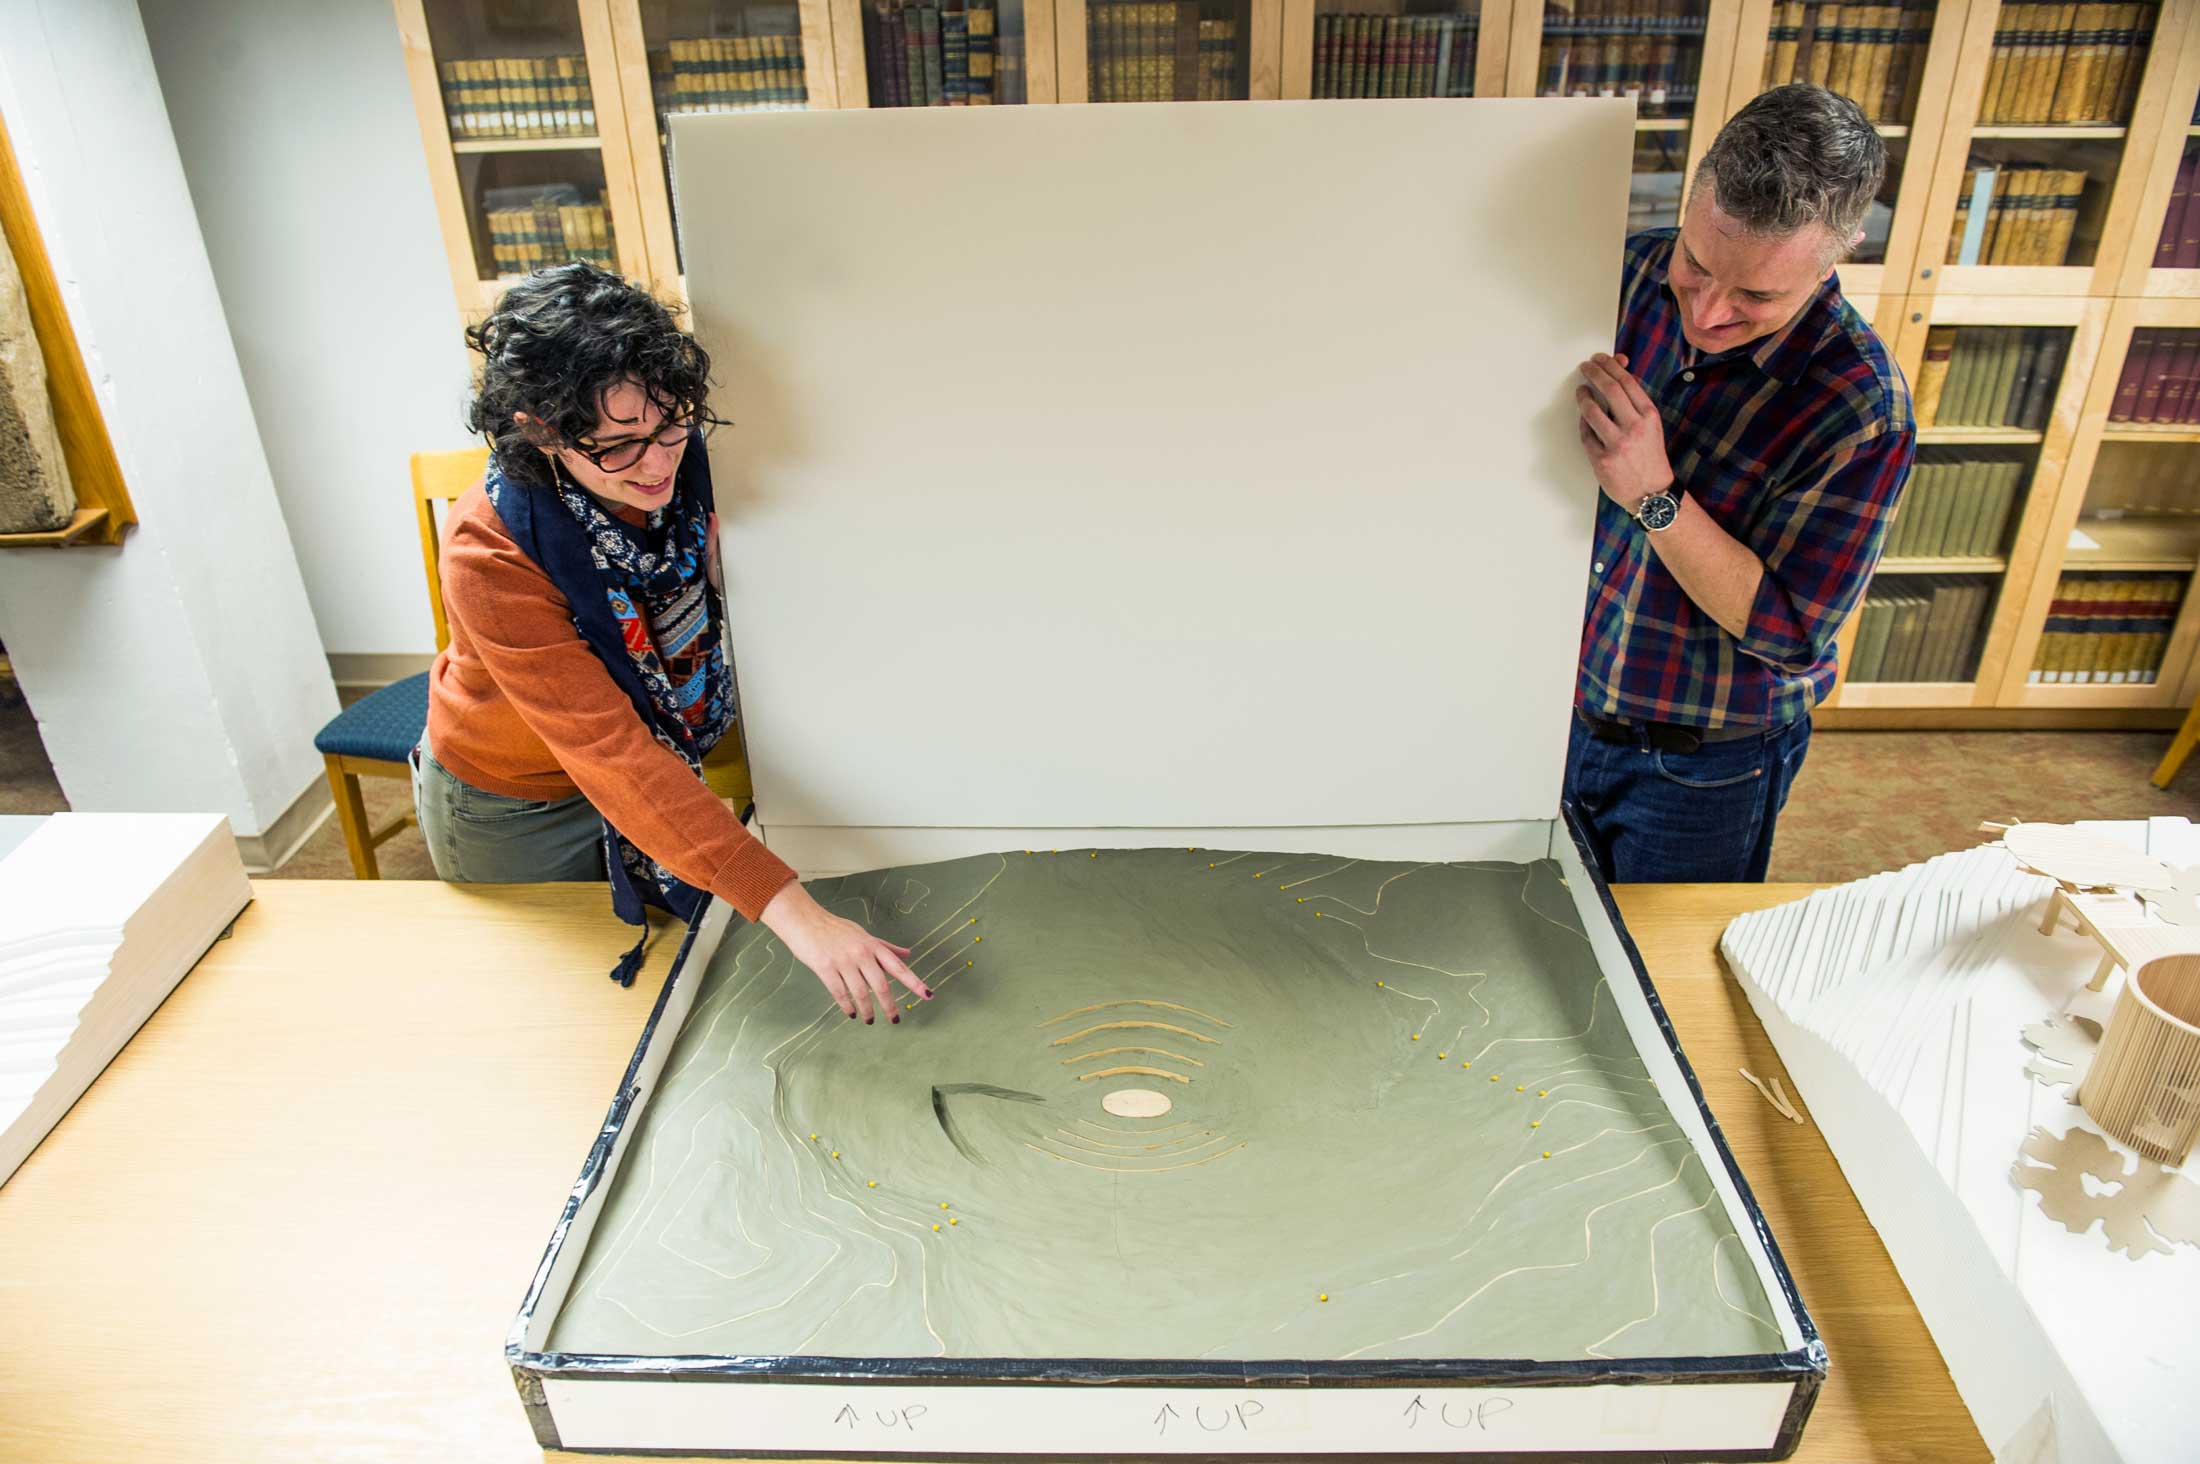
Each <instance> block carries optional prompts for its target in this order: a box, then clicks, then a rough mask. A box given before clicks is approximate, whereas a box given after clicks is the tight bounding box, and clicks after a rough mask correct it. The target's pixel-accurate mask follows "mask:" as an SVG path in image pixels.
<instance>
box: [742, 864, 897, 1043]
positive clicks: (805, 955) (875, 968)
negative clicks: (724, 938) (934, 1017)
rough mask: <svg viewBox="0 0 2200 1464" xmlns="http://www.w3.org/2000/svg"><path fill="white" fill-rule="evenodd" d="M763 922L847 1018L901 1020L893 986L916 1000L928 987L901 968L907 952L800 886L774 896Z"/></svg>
mask: <svg viewBox="0 0 2200 1464" xmlns="http://www.w3.org/2000/svg"><path fill="white" fill-rule="evenodd" d="M763 923H764V925H765V926H766V927H767V928H769V929H770V931H771V933H772V934H774V935H776V936H778V937H779V939H780V940H781V941H782V942H784V943H785V944H786V947H787V949H788V950H790V951H792V952H793V953H794V958H795V959H796V960H798V961H800V962H801V963H802V964H803V965H805V966H807V967H809V968H810V970H811V971H812V972H813V973H814V974H815V975H816V976H817V979H818V980H819V981H820V982H821V983H823V985H824V987H825V989H826V991H828V992H830V993H831V994H832V998H833V1002H834V1004H835V1005H837V1006H838V1007H839V1008H840V1009H841V1010H842V1011H844V1012H846V1013H847V1014H848V1015H849V1016H851V1017H855V1016H861V1017H862V1018H863V1020H864V1021H865V1022H866V1023H868V1022H870V1021H871V1020H872V1019H873V1017H874V1015H875V1012H876V1011H886V1012H892V1013H893V1016H892V1018H891V1020H893V1021H896V1022H898V1021H900V1020H901V1013H900V1011H899V1010H897V1009H896V1008H897V1004H896V1002H895V999H894V988H893V987H892V986H891V985H890V984H888V978H889V977H891V978H892V979H893V980H894V981H899V982H900V983H901V984H902V985H904V986H906V987H908V988H909V989H910V990H911V991H913V992H915V993H916V994H917V995H918V996H920V997H925V998H929V997H930V996H931V995H932V992H931V989H930V988H929V987H927V986H926V985H925V984H924V982H923V981H921V980H919V979H918V978H917V975H916V973H915V972H913V971H911V970H910V969H909V967H908V966H907V965H905V964H904V962H906V961H907V960H908V959H909V952H908V951H907V950H905V949H904V948H902V947H901V946H898V945H889V944H888V943H887V942H885V941H883V940H880V939H879V938H878V937H877V936H875V935H873V934H871V933H870V932H869V931H868V930H865V929H864V928H863V927H862V926H860V925H858V924H856V923H855V922H854V921H853V920H844V919H842V918H841V917H840V916H838V915H835V914H834V913H833V912H832V911H830V910H828V909H826V908H825V907H824V906H823V905H820V904H819V903H818V902H817V901H816V900H814V899H812V898H811V897H810V892H809V891H808V890H806V889H804V888H802V886H801V885H800V884H789V885H788V886H787V887H786V888H785V889H783V890H781V891H780V892H779V893H778V894H776V895H774V896H772V898H771V903H770V904H768V905H766V906H765V907H764V910H763Z"/></svg>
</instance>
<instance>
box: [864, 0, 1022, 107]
mask: <svg viewBox="0 0 2200 1464" xmlns="http://www.w3.org/2000/svg"><path fill="white" fill-rule="evenodd" d="M863 67H864V76H865V79H866V80H867V81H868V82H869V83H870V93H871V105H872V106H874V107H986V106H992V105H994V104H996V103H1006V104H1010V105H1013V104H1017V103H1021V102H1023V101H1024V100H1025V92H1024V6H1023V0H869V3H868V4H866V5H865V6H864V9H863Z"/></svg>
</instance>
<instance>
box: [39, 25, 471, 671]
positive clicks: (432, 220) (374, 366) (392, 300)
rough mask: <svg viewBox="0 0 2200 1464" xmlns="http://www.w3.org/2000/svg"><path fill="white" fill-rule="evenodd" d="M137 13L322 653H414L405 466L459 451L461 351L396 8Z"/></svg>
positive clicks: (423, 642)
mask: <svg viewBox="0 0 2200 1464" xmlns="http://www.w3.org/2000/svg"><path fill="white" fill-rule="evenodd" d="M59 8H60V7H59V4H58V0H56V9H57V11H58V9H59ZM139 8H140V9H141V10H142V12H143V14H144V18H145V31H146V35H147V37H148V38H149V39H150V41H151V44H152V52H153V61H154V64H155V65H156V67H157V68H158V70H159V74H160V85H161V91H162V93H163V94H164V95H165V96H166V98H167V115H168V120H169V121H170V122H171V123H172V124H173V126H174V129H175V138H176V146H177V148H178V150H179V151H180V152H181V154H182V157H183V167H184V173H185V176H186V177H187V178H188V179H189V180H190V188H191V195H192V197H193V198H194V199H195V200H196V202H197V205H198V215H199V226H200V228H201V229H202V230H203V231H204V233H205V236H206V248H207V253H208V255H209V256H210V257H211V258H212V260H213V265H214V277H215V279H216V280H217V281H219V283H220V286H221V295H222V302H223V304H224V306H226V308H227V313H228V318H229V330H230V335H231V336H232V338H233V339H234V340H235V342H236V351H237V357H238V360H239V361H240V362H241V363H242V365H243V368H244V380H245V386H246V388H247V389H248V390H249V391H250V393H251V396H252V405H253V408H254V410H255V412H256V414H257V416H258V418H259V424H260V440H261V442H262V443H263V445H264V446H265V449H266V453H267V461H268V464H269V466H270V467H272V468H273V469H274V474H275V486H276V491H277V492H278V493H279V494H280V495H281V498H282V505H283V516H284V517H285V518H286V519H287V520H288V521H289V524H290V531H291V538H292V541H293V543H294V544H295V546H296V549H297V556H298V565H299V569H300V570H301V571H302V572H303V574H304V576H305V584H306V592H307V594H308V595H310V596H311V597H312V601H313V611H314V615H315V618H316V619H318V620H319V622H320V626H321V637H322V641H323V643H324V645H325V647H326V649H327V650H329V651H331V652H334V653H337V654H339V655H344V654H364V655H387V654H396V653H406V652H417V653H420V654H422V655H426V654H427V653H430V652H432V651H433V650H434V649H435V629H434V625H433V622H432V621H431V619H430V616H429V612H428V598H427V587H426V585H425V583H424V582H423V580H422V576H421V570H420V547H419V543H420V541H419V538H418V535H417V532H416V530H415V529H414V527H413V519H412V513H411V510H410V507H409V503H410V480H409V479H408V477H407V475H406V458H407V457H408V456H409V455H410V454H412V453H414V452H420V451H429V450H435V449H441V448H454V447H468V446H471V445H473V443H472V441H471V440H470V439H469V438H468V436H467V434H466V431H465V429H464V427H463V426H462V425H461V416H462V413H463V411H464V408H465V400H466V386H467V372H468V365H467V363H468V360H469V357H468V354H467V352H466V349H465V345H464V343H463V341H462V340H461V339H460V334H459V332H460V325H461V322H460V319H459V314H458V307H457V304H456V302H455V301H454V300H453V299H452V298H451V283H450V272H449V270H448V268H447V267H446V266H445V264H444V259H443V246H442V235H441V233H440V231H439V229H438V227H437V223H436V215H435V204H434V201H433V198H432V197H431V195H430V193H429V191H428V173H427V165H426V162H425V160H424V158H423V155H422V152H421V144H420V125H419V123H418V121H417V120H416V119H415V117H414V113H413V104H412V92H411V90H410V88H409V87H408V85H407V83H406V79H405V67H404V59H403V53H402V52H401V51H400V50H399V48H398V43H397V22H396V19H395V17H394V16H393V15H392V13H391V10H390V5H389V0H140V6H139Z"/></svg>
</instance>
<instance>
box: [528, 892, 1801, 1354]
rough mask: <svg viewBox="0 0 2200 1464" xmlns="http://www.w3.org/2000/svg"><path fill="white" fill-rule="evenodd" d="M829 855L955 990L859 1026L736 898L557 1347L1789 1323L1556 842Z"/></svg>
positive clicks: (1772, 1335)
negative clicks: (1456, 851)
mask: <svg viewBox="0 0 2200 1464" xmlns="http://www.w3.org/2000/svg"><path fill="white" fill-rule="evenodd" d="M811 888H812V889H813V891H814V892H815V893H816V895H817V896H818V898H819V899H820V900H821V901H823V902H824V903H825V905H826V906H827V907H828V908H830V909H835V910H838V911H841V912H843V913H845V914H847V915H849V916H851V917H852V918H855V919H859V920H861V921H863V922H864V923H865V924H867V925H869V926H870V927H871V928H872V929H874V930H876V931H877V932H878V933H879V934H880V935H882V936H884V937H885V938H887V939H889V940H892V941H894V942H896V943H897V944H901V945H905V946H909V947H913V948H914V950H915V951H916V958H915V961H914V964H915V966H916V968H917V970H918V971H919V973H920V974H922V975H923V976H925V977H926V978H927V980H928V981H929V982H930V983H931V984H932V986H933V989H934V991H935V993H936V995H935V997H934V999H933V1000H931V1001H918V1000H915V999H913V998H911V999H908V1000H907V1002H906V1005H905V1007H904V1009H903V1011H902V1021H901V1023H900V1025H899V1026H897V1027H894V1028H893V1029H892V1030H891V1031H889V1030H888V1029H887V1026H886V1024H885V1023H884V1022H883V1021H881V1022H880V1023H879V1024H878V1025H877V1026H875V1027H865V1026H863V1025H861V1024H859V1023H855V1022H851V1021H849V1020H847V1019H846V1018H845V1017H843V1016H842V1015H841V1013H840V1012H839V1011H838V1010H837V1009H836V1008H835V1007H834V1006H833V1005H832V1003H831V1002H830V1001H829V1000H828V999H827V998H826V996H825V993H824V991H823V990H822V989H821V988H820V986H819V985H818V983H817V982H816V980H815V979H813V978H812V977H811V976H810V974H809V973H808V972H807V971H806V970H804V969H803V968H802V967H801V966H799V965H797V964H795V963H794V962H793V961H792V960H791V959H790V957H789V956H788V954H787V952H786V950H785V949H784V948H783V947H782V946H781V945H780V944H779V943H778V942H777V941H776V940H775V939H773V938H772V936H771V934H770V933H769V932H768V931H765V930H763V929H761V928H746V929H740V930H737V931H734V932H732V933H729V935H728V936H727V938H726V939H725V941H724V942H723V943H722V944H721V945H720V947H719V948H718V951H717V953H716V956H715V958H714V959H713V960H712V962H711V964H710V967H709V969H708V972H707V974H706V975H705V976H704V978H703V985H702V986H701V987H700V988H699V989H698V992H697V995H696V1001H695V1006H694V1008H693V1010H692V1011H691V1012H690V1013H689V1015H688V1017H687V1020H686V1022H685V1024H684V1026H683V1028H682V1030H681V1033H680V1036H679V1038H678V1041H677V1045H676V1046H675V1047H674V1048H673V1049H672V1053H671V1057H670V1060H669V1062H668V1064H667V1066H666V1068H665V1072H664V1076H663V1078H662V1080H661V1082H660V1083H659V1085H658V1087H657V1089H656V1091H655V1092H654V1093H653V1094H652V1096H651V1098H650V1100H649V1103H648V1106H647V1108H646V1110H645V1111H644V1113H643V1115H642V1118H641V1121H640V1126H639V1128H638V1130H637V1131H636V1132H635V1134H634V1136H633V1140H632V1147H631V1149H630V1150H629V1152H628V1153H627V1154H626V1156H625V1159H624V1161H623V1162H622V1164H621V1166H620V1170H619V1173H618V1175H617V1176H616V1178H615V1179H614V1180H613V1182H612V1185H613V1187H612V1190H611V1192H610V1195H609V1198H608V1200H607V1201H606V1208H605V1210H604V1212H603V1214H602V1215H601V1217H600V1218H599V1220H598V1222H597V1223H596V1225H595V1226H594V1229H593V1233H592V1235H591V1237H590V1240H589V1244H588V1249H587V1252H586V1255H585V1257H584V1259H583V1261H582V1263H581V1268H580V1271H579V1273H578V1277H577V1279H576V1282H575V1284H574V1287H573V1289H572V1292H571V1294H570V1296H569V1297H568V1299H567V1300H566V1302H565V1305H564V1308H563V1310H562V1312H561V1313H560V1314H559V1316H558V1319H557V1321H556V1323H555V1326H554V1328H553V1330H552V1334H551V1338H550V1345H551V1346H552V1347H553V1348H554V1349H557V1350H561V1351H566V1352H583V1353H623V1354H643V1355H658V1356H662V1355H666V1354H672V1353H677V1354H681V1355H702V1354H714V1355H734V1356H745V1357H755V1356H765V1357H772V1356H795V1355H812V1356H853V1357H877V1356H884V1357H931V1356H949V1357H1010V1358H1016V1357H1037V1358H1047V1357H1069V1358H1234V1359H1247V1358H1270V1359H1273V1358H1314V1359H1374V1358H1400V1357H1489V1358H1532V1359H1564V1358H1614V1357H1647V1356H1695V1357H1702V1356H1728V1355H1738V1354H1753V1353H1765V1352H1773V1351H1777V1350H1779V1349H1780V1347H1781V1346H1782V1345H1783V1344H1782V1342H1781V1337H1780V1333H1779V1331H1778V1330H1777V1329H1776V1327H1775V1326H1774V1324H1773V1322H1772V1320H1771V1318H1772V1317H1773V1316H1775V1315H1776V1314H1777V1313H1776V1311H1775V1308H1774V1306H1773V1305H1772V1304H1770V1303H1769V1302H1768V1300H1767V1298H1766V1296H1765V1293H1764V1291H1763V1288H1762V1285H1761V1283H1760V1281H1759V1279H1758V1276H1757V1274H1756V1272H1755V1271H1754V1270H1753V1269H1752V1268H1751V1266H1750V1263H1749V1262H1748V1260H1747V1259H1746V1256H1745V1250H1744V1246H1743V1245H1742V1243H1741V1240H1740V1238H1739V1237H1738V1236H1737V1235H1736V1233H1735V1231H1734V1229H1733V1227H1732V1225H1731V1224H1730V1222H1729V1220H1728V1216H1727V1210H1726V1208H1725V1206H1724V1205H1723V1204H1722V1202H1721V1201H1720V1200H1719V1199H1718V1197H1717V1195H1716V1193H1715V1192H1714V1189H1713V1187H1712V1185H1711V1183H1710V1181H1709V1179H1708V1177H1707V1176H1706V1174H1705V1170H1704V1165H1703V1161H1702V1159H1701V1158H1700V1157H1699V1156H1698V1154H1697V1151H1696V1149H1695V1147H1694V1145H1693V1144H1692V1143H1691V1142H1690V1140H1689V1138H1688V1137H1687V1135H1686V1134H1685V1133H1684V1132H1683V1131H1682V1130H1681V1129H1680V1128H1679V1127H1678V1126H1677V1125H1676V1124H1675V1122H1674V1121H1673V1117H1672V1114H1671V1113H1670V1111H1669V1110H1668V1109H1667V1106H1666V1102H1665V1099H1664V1098H1663V1097H1662V1096H1661V1094H1660V1093H1659V1091H1658V1088H1657V1086H1656V1084H1655V1083H1654V1082H1653V1080H1652V1079H1651V1077H1650V1074H1649V1073H1648V1071H1646V1069H1645V1067H1644V1064H1643V1062H1642V1060H1641V1058H1640V1057H1639V1056H1638V1054H1637V1050H1636V1047H1635V1045H1634V1042H1633V1040H1632V1038H1631V1037H1630V1034H1629V1032H1628V1030H1627V1027H1626V1025H1625V1023H1624V1021H1623V1020H1622V1018H1621V1016H1620V1014H1619V1012H1618V1010H1617V1007H1616V1004H1615V1002H1614V999H1613V996H1612V993H1611V991H1610V989H1609V988H1608V987H1607V986H1606V984H1605V981H1604V978H1603V976H1602V975H1601V974H1600V973H1599V970H1598V967H1597V963H1596V960H1595V957H1594V955H1593V954H1592V952H1591V950H1590V947H1589V944H1588V941H1587V939H1586V937H1585V936H1584V935H1583V933H1582V929H1581V926H1580V923H1579V921H1578V919H1577V917H1576V915H1575V913H1574V906H1573V902H1572V899H1571V895H1570V892H1569V891H1568V890H1567V889H1566V888H1565V887H1564V886H1563V885H1562V884H1561V881H1560V876H1559V873H1558V869H1557V866H1556V865H1554V864H1552V863H1550V862H1548V861H1542V862H1537V863H1533V864H1509V863H1481V864H1400V863H1371V862H1366V861H1360V860H1352V859H1343V858H1336V857H1323V856H1312V855H1284V854H1247V853H1233V852H1220V853H1218V852H1214V851H1208V850H1191V849H1182V848H1179V849H1173V850H1162V849H1147V850H1130V851H1121V850H1061V851H1058V852H1057V851H1052V850H1036V851H1031V852H1028V853H1027V852H1023V851H1013V852H1009V853H1006V854H999V855H991V854H989V855H983V856H979V857H976V858H969V859H960V860H955V861H952V862H949V863H943V864H934V865H924V866H917V867H911V868H906V869H891V870H885V871H880V872H874V873H868V874H861V875H851V876H847V877H845V878H840V879H833V880H824V881H819V882H817V883H815V884H813V885H812V886H811Z"/></svg>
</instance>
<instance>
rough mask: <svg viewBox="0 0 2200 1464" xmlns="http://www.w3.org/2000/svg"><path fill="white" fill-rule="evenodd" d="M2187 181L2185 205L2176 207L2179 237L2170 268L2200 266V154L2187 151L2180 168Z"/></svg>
mask: <svg viewBox="0 0 2200 1464" xmlns="http://www.w3.org/2000/svg"><path fill="white" fill-rule="evenodd" d="M2180 171H2181V172H2182V173H2183V175H2184V177H2185V181H2186V189H2185V201H2184V207H2183V208H2180V209H2176V213H2177V218H2178V223H2177V237H2176V241H2175V244H2174V246H2173V248H2172V251H2171V254H2170V268H2172V269H2194V268H2200V154H2194V153H2192V152H2187V153H2186V154H2185V157H2184V159H2183V167H2182V168H2181V169H2180Z"/></svg>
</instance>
